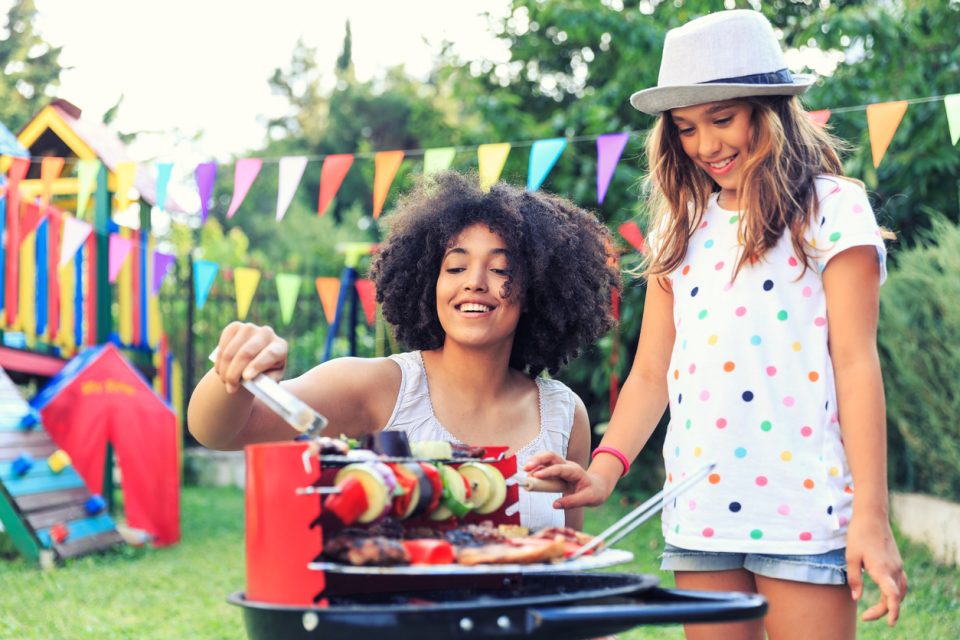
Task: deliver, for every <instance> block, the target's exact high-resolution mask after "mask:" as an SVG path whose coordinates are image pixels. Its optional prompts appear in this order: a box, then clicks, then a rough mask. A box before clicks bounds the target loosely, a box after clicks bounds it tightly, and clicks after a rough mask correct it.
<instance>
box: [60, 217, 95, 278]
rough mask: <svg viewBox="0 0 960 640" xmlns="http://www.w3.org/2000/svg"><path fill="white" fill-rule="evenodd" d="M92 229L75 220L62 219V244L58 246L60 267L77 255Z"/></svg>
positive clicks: (84, 223) (81, 221)
mask: <svg viewBox="0 0 960 640" xmlns="http://www.w3.org/2000/svg"><path fill="white" fill-rule="evenodd" d="M92 231H93V227H92V226H90V225H89V224H87V223H86V222H84V221H83V220H77V219H76V218H68V217H67V216H64V217H63V242H62V243H61V244H60V266H61V267H63V266H65V265H66V264H67V263H68V262H70V261H71V260H72V259H73V256H75V255H76V254H77V251H79V250H80V247H81V246H82V245H83V243H84V242H86V240H87V236H89V235H90V233H91V232H92Z"/></svg>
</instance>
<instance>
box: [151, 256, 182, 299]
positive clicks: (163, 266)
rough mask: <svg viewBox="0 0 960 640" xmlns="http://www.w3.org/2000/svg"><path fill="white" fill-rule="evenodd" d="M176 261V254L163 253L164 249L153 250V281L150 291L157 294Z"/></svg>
mask: <svg viewBox="0 0 960 640" xmlns="http://www.w3.org/2000/svg"><path fill="white" fill-rule="evenodd" d="M176 261H177V258H176V256H173V255H171V254H169V253H163V252H162V251H154V252H153V282H152V283H151V288H150V292H151V293H152V294H153V295H157V292H159V291H160V287H162V286H163V281H164V280H166V279H167V275H168V274H169V273H170V267H171V266H173V263H174V262H176Z"/></svg>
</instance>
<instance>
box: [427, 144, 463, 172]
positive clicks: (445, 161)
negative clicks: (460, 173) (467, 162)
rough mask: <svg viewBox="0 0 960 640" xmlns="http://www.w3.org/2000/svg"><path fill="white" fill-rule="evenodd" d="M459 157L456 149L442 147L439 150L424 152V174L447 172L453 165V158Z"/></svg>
mask: <svg viewBox="0 0 960 640" xmlns="http://www.w3.org/2000/svg"><path fill="white" fill-rule="evenodd" d="M456 155H457V150H456V148H454V147H440V148H437V149H427V150H426V151H424V152H423V173H424V174H426V175H430V174H431V173H439V172H440V171H446V170H447V169H449V168H450V165H452V164H453V158H454V156H456Z"/></svg>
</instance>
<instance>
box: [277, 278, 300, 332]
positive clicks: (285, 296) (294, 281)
mask: <svg viewBox="0 0 960 640" xmlns="http://www.w3.org/2000/svg"><path fill="white" fill-rule="evenodd" d="M302 281H303V279H302V278H301V277H300V276H298V275H296V274H294V273H278V274H277V277H276V284H277V298H278V299H279V300H280V317H281V318H282V319H283V324H290V321H291V320H293V312H294V310H295V309H296V308H297V298H299V297H300V284H301V282H302Z"/></svg>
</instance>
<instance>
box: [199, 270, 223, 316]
mask: <svg viewBox="0 0 960 640" xmlns="http://www.w3.org/2000/svg"><path fill="white" fill-rule="evenodd" d="M219 269H220V265H218V264H217V263H216V262H210V261H209V260H194V261H193V290H194V293H195V294H196V303H197V309H203V305H204V304H206V302H207V296H208V295H210V289H211V288H213V282H214V280H216V279H217V271H219Z"/></svg>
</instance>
